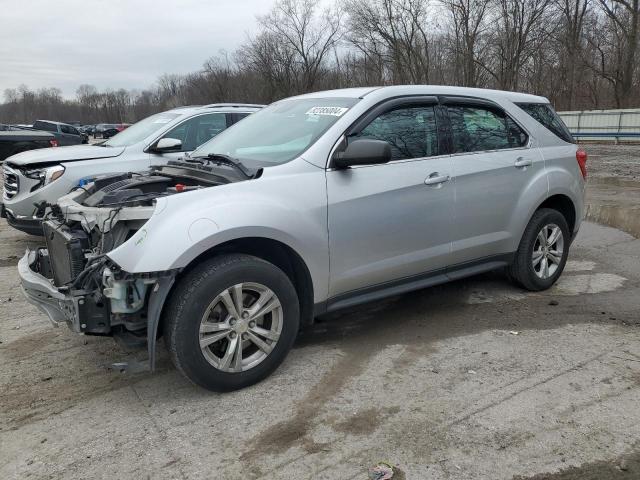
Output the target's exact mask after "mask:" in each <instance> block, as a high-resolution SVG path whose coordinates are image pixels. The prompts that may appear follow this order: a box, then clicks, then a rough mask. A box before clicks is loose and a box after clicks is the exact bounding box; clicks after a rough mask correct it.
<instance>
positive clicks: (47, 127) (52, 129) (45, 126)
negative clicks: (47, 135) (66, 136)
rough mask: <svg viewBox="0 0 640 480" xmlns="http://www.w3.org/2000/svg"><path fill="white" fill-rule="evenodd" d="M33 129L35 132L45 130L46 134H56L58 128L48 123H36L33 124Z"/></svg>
mask: <svg viewBox="0 0 640 480" xmlns="http://www.w3.org/2000/svg"><path fill="white" fill-rule="evenodd" d="M33 128H35V129H36V130H45V131H47V132H57V131H58V126H57V125H56V124H54V123H49V122H36V123H34V124H33Z"/></svg>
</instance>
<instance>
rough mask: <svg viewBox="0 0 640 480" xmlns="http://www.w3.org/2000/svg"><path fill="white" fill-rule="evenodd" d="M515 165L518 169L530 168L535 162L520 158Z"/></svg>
mask: <svg viewBox="0 0 640 480" xmlns="http://www.w3.org/2000/svg"><path fill="white" fill-rule="evenodd" d="M513 165H514V166H515V167H516V168H522V167H530V166H531V165H533V162H532V161H531V159H530V158H524V157H518V158H516V162H515V163H514V164H513Z"/></svg>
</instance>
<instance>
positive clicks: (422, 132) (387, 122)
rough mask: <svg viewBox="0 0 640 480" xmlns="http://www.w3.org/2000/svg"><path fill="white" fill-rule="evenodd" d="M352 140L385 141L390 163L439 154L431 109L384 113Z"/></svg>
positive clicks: (417, 107)
mask: <svg viewBox="0 0 640 480" xmlns="http://www.w3.org/2000/svg"><path fill="white" fill-rule="evenodd" d="M355 137H356V138H372V139H375V140H383V141H385V142H387V143H388V144H389V145H391V159H392V160H405V159H410V158H424V157H431V156H434V155H438V132H437V128H436V116H435V110H434V107H433V106H411V107H401V108H397V109H394V110H391V111H389V112H385V113H383V114H381V115H379V116H378V117H376V118H375V119H374V120H373V121H372V122H371V123H369V125H367V126H366V127H365V128H363V129H362V130H361V131H360V132H359V133H358V134H357V135H355Z"/></svg>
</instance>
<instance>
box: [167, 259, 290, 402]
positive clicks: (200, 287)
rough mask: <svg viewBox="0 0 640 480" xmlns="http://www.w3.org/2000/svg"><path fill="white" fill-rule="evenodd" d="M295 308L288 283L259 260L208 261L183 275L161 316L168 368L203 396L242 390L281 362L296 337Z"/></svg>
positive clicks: (279, 273) (277, 272)
mask: <svg viewBox="0 0 640 480" xmlns="http://www.w3.org/2000/svg"><path fill="white" fill-rule="evenodd" d="M299 316H300V313H299V304H298V297H297V295H296V290H295V288H294V286H293V285H292V284H291V281H290V280H289V277H287V275H286V274H285V273H284V272H283V271H282V270H280V269H279V268H278V267H276V266H275V265H273V264H271V263H268V262H266V261H264V260H262V259H260V258H257V257H253V256H249V255H243V254H231V255H221V256H219V257H214V258H212V259H210V260H207V261H205V262H203V263H202V264H200V265H199V266H198V267H196V268H194V269H193V270H191V271H190V272H189V273H187V274H186V275H185V276H184V277H183V278H182V279H181V280H180V282H179V283H178V285H177V286H176V289H175V291H174V292H173V293H172V296H171V299H170V300H169V302H168V308H167V309H166V311H165V313H164V317H163V318H164V322H165V327H164V333H165V342H166V344H167V347H168V349H169V353H170V355H171V358H172V360H173V362H174V364H175V365H176V367H177V368H178V369H179V370H180V371H181V372H182V373H183V374H184V375H185V376H186V377H187V378H189V379H190V380H191V381H192V382H194V383H195V384H197V385H200V386H202V387H204V388H206V389H208V390H213V391H229V390H235V389H239V388H243V387H246V386H249V385H252V384H254V383H256V382H259V381H260V380H262V379H263V378H265V377H267V376H268V375H269V374H270V373H271V372H273V371H274V370H275V369H276V368H277V367H278V366H279V365H280V363H282V361H283V360H284V358H285V357H286V355H287V353H288V352H289V350H290V349H291V347H292V345H293V342H294V340H295V338H296V335H297V333H298V326H299V322H300V319H299Z"/></svg>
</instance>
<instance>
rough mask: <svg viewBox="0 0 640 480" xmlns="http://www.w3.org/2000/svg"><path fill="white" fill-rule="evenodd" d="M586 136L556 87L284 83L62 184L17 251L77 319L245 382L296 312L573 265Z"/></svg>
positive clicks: (59, 312)
mask: <svg viewBox="0 0 640 480" xmlns="http://www.w3.org/2000/svg"><path fill="white" fill-rule="evenodd" d="M585 176H586V154H585V153H584V152H583V151H582V150H580V149H578V148H577V147H576V145H575V144H574V143H573V140H572V138H571V135H570V134H569V132H568V131H567V129H566V127H565V126H564V124H563V123H562V122H561V121H560V120H559V118H558V117H557V115H556V114H555V112H554V111H553V109H552V108H551V106H550V105H549V102H548V101H547V100H546V99H545V98H541V97H536V96H531V95H525V94H520V93H510V92H500V91H491V90H479V89H466V88H452V87H432V86H405V87H401V86H398V87H384V88H358V89H347V90H336V91H329V92H318V93H313V94H308V95H303V96H299V97H294V98H290V99H286V100H282V101H279V102H277V103H274V104H273V105H271V106H269V107H267V108H265V109H264V110H261V111H259V112H257V113H255V114H253V115H251V116H250V117H248V118H247V119H245V120H243V121H242V122H240V123H238V124H237V125H234V126H233V127H231V128H230V129H228V130H226V131H225V132H223V133H221V134H220V135H218V136H217V137H215V138H214V139H212V140H211V141H209V142H207V143H206V144H204V145H203V146H201V147H200V148H198V149H197V150H196V151H194V152H193V153H192V154H191V156H190V157H188V158H186V159H185V161H176V162H170V163H169V164H168V165H163V166H159V167H156V168H154V169H152V171H151V172H150V173H148V174H146V175H137V174H125V175H119V176H113V177H108V178H102V179H99V180H97V181H96V182H95V183H94V184H92V185H88V186H85V188H83V189H78V190H76V191H75V192H73V193H71V194H69V195H67V196H65V197H63V198H62V199H61V200H60V202H59V204H58V207H57V208H53V209H52V210H51V211H50V212H49V213H48V219H47V220H46V221H45V222H44V229H45V233H46V244H47V245H46V248H40V249H36V250H33V251H30V252H27V254H26V255H25V257H24V258H23V259H22V260H21V261H20V264H19V269H20V276H21V278H22V284H23V287H24V290H25V293H26V295H27V297H28V298H29V300H30V301H31V302H33V303H34V304H36V305H38V306H39V307H40V308H41V309H42V310H43V311H44V312H46V313H47V314H48V316H49V317H50V318H51V320H52V321H53V322H56V323H59V322H65V323H67V324H68V325H69V326H70V327H71V328H72V329H73V330H74V331H76V332H82V333H87V334H100V335H128V336H134V337H139V338H142V339H146V341H147V344H148V349H149V355H150V362H151V365H152V368H153V364H154V361H155V353H156V341H157V339H158V338H159V337H160V336H163V337H164V343H165V344H166V346H167V348H168V350H169V353H170V356H171V358H172V359H173V362H174V363H175V365H176V366H177V368H178V369H179V370H180V371H181V372H182V373H183V374H185V375H186V376H187V377H188V378H189V379H191V380H192V381H193V382H195V383H196V384H198V385H201V386H203V387H205V388H207V389H211V390H219V391H222V390H231V389H236V388H241V387H244V386H247V385H250V384H253V383H255V382H257V381H259V380H261V379H263V378H265V377H266V376H267V375H269V374H270V373H271V372H273V371H274V370H275V369H276V368H277V367H278V365H279V364H280V363H281V362H282V361H283V360H284V358H285V356H286V355H287V352H288V351H289V349H290V348H291V346H292V345H293V342H294V340H295V338H296V334H297V333H298V330H299V328H300V327H301V326H303V325H304V324H308V323H310V322H311V321H312V320H313V318H314V317H315V316H317V315H319V314H322V313H325V312H331V311H335V310H338V309H341V308H345V307H352V306H354V305H358V304H361V303H364V302H368V301H371V300H375V299H379V298H382V297H386V296H389V295H397V294H401V293H404V292H408V291H410V290H416V289H420V288H423V287H428V286H431V285H435V284H439V283H443V282H448V281H450V280H454V279H458V278H461V277H465V276H469V275H474V274H477V273H480V272H485V271H488V270H494V269H499V268H504V267H506V270H507V272H508V274H509V276H510V277H511V278H513V280H514V281H515V282H516V283H517V284H518V285H520V286H521V287H523V288H525V289H528V290H543V289H546V288H549V287H550V286H551V285H553V283H554V282H555V281H556V280H557V279H558V277H559V276H560V274H561V273H562V270H563V267H564V265H565V262H566V260H567V255H568V253H569V246H570V244H571V241H572V239H573V238H574V236H575V235H576V233H577V231H578V228H579V226H580V222H581V219H582V216H583V195H584V186H585Z"/></svg>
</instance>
